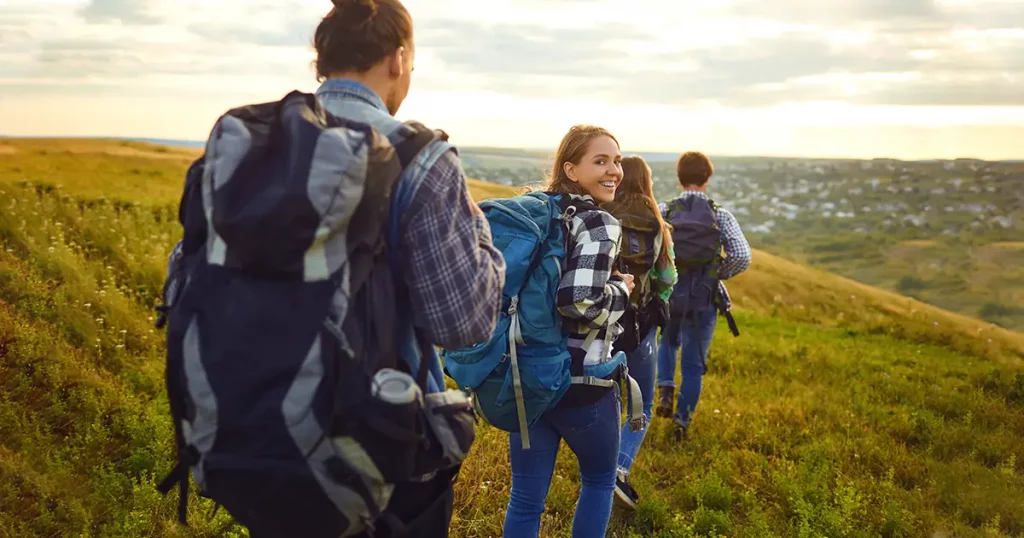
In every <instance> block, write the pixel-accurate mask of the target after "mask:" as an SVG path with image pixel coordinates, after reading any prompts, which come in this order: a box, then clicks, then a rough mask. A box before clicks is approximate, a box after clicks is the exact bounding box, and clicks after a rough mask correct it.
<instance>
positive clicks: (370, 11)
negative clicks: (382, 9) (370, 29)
mask: <svg viewBox="0 0 1024 538" xmlns="http://www.w3.org/2000/svg"><path fill="white" fill-rule="evenodd" d="M331 2H333V3H334V7H335V9H337V10H338V14H339V15H341V17H342V18H344V19H347V20H350V21H351V22H353V23H355V24H356V25H359V24H362V23H364V22H366V21H368V20H370V19H371V18H373V16H374V15H376V14H377V2H376V0H331Z"/></svg>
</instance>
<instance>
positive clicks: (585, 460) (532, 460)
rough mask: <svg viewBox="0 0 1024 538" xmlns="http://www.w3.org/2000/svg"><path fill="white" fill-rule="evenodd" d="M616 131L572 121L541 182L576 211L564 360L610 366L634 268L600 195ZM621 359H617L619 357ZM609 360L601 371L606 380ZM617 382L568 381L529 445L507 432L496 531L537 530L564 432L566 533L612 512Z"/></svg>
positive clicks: (616, 180)
mask: <svg viewBox="0 0 1024 538" xmlns="http://www.w3.org/2000/svg"><path fill="white" fill-rule="evenodd" d="M620 159H621V155H620V152H619V144H618V141H617V140H616V139H615V137H613V136H612V135H611V133H609V132H608V131H606V130H604V129H602V128H600V127H595V126H588V125H577V126H575V127H573V128H572V129H570V130H569V132H568V133H567V134H566V135H565V137H564V138H563V139H562V143H561V145H560V146H559V148H558V152H557V154H556V156H555V162H554V168H553V169H552V171H551V177H550V179H549V182H548V184H547V186H546V188H545V189H544V190H545V191H546V192H547V193H548V194H564V195H567V196H565V197H562V198H561V201H563V202H566V201H567V202H568V204H569V205H571V207H572V208H573V209H575V212H574V213H572V216H571V220H570V222H569V230H568V231H567V236H568V239H569V241H568V243H569V244H568V247H567V249H566V250H567V255H566V259H565V261H564V262H563V263H564V264H563V268H562V277H561V279H560V281H559V285H558V291H557V296H556V304H557V308H558V311H559V313H560V314H561V315H562V317H563V320H564V321H565V322H566V323H565V326H566V327H567V329H566V332H567V333H568V338H569V342H568V344H569V355H570V357H571V364H570V370H571V374H572V376H573V377H577V378H583V377H586V376H585V374H584V368H586V369H587V370H588V371H594V369H595V368H596V369H598V370H600V369H602V367H603V366H614V364H613V362H614V361H615V360H617V359H622V357H620V356H616V357H614V358H613V355H612V346H611V344H610V342H611V341H612V340H613V339H614V337H615V336H617V333H618V325H617V321H618V319H619V318H620V317H621V316H622V314H623V312H624V311H625V310H626V303H627V301H628V298H629V294H630V292H631V291H632V289H633V277H632V276H631V275H628V274H625V275H624V274H621V273H619V272H618V271H616V270H615V267H614V262H615V259H616V258H617V257H618V254H619V240H620V228H619V223H618V221H616V220H615V218H613V217H612V216H611V215H609V214H608V213H607V212H606V211H604V210H602V209H601V208H600V207H599V205H598V204H602V203H606V202H610V201H612V200H614V199H615V191H616V189H617V188H618V186H619V184H620V182H621V181H622V167H621V165H620ZM620 365H621V363H620ZM620 372H621V368H616V369H615V371H614V372H613V373H611V374H608V375H607V376H606V377H604V378H603V379H606V380H614V379H617V378H618V377H619V376H620V375H621V374H620ZM619 413H620V407H619V391H618V386H617V384H615V383H607V384H606V386H602V385H601V384H579V385H572V386H571V387H570V388H569V389H568V391H566V392H565V394H564V395H563V396H562V398H561V399H560V400H559V401H558V403H557V404H556V405H555V406H554V407H552V408H551V409H549V410H547V411H545V412H544V414H543V415H541V417H540V419H538V420H537V422H536V423H534V425H533V426H530V427H529V430H528V434H529V440H530V448H529V450H524V449H523V442H522V435H521V434H520V433H518V432H514V433H511V434H509V456H510V460H511V466H512V491H511V496H510V499H509V504H508V510H507V511H506V512H505V523H504V535H505V536H515V537H517V538H520V537H536V536H538V535H539V534H540V519H541V514H542V513H543V511H544V504H545V499H546V498H547V494H548V488H549V487H550V485H551V477H552V475H553V473H554V470H555V459H556V456H557V455H558V447H559V444H560V442H561V441H562V440H563V439H564V440H565V442H566V444H567V445H568V446H569V448H570V449H571V450H572V451H573V452H574V453H575V454H576V458H577V461H578V462H579V471H580V482H581V483H582V487H581V490H580V497H579V501H578V502H577V504H576V516H575V517H574V518H573V525H572V536H574V537H578V538H580V537H594V536H604V535H605V533H606V531H607V528H608V520H609V517H610V516H611V508H612V496H613V490H614V488H615V478H616V462H617V457H618V453H619V423H620V420H619V419H620V415H619Z"/></svg>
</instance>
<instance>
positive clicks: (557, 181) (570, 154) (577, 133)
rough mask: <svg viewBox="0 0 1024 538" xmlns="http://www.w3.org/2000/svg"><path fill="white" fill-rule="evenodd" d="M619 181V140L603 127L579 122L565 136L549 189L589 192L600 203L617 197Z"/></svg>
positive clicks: (620, 172)
mask: <svg viewBox="0 0 1024 538" xmlns="http://www.w3.org/2000/svg"><path fill="white" fill-rule="evenodd" d="M620 181H622V154H621V152H620V151H619V141H618V140H616V139H615V137H614V136H612V134H611V133H610V132H608V131H607V130H606V129H603V128H601V127H595V126H592V125H576V126H573V127H572V128H571V129H569V133H568V134H566V135H565V137H564V138H563V139H562V143H561V145H560V146H559V148H558V153H557V157H556V159H555V166H554V168H553V169H552V170H551V179H550V180H549V183H548V188H547V190H549V191H552V192H560V193H565V194H579V195H590V196H591V197H593V198H594V201H595V202H597V203H599V204H601V203H605V202H610V201H612V200H614V199H615V188H616V187H617V186H618V184H619V182H620Z"/></svg>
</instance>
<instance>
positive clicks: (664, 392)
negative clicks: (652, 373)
mask: <svg viewBox="0 0 1024 538" xmlns="http://www.w3.org/2000/svg"><path fill="white" fill-rule="evenodd" d="M658 392H659V393H660V397H659V398H658V408H657V410H656V411H655V412H656V413H657V414H658V416H659V417H664V418H669V417H671V416H672V400H673V399H675V392H676V391H675V389H674V388H673V387H658Z"/></svg>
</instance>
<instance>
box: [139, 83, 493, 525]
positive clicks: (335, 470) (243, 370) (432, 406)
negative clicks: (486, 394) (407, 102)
mask: <svg viewBox="0 0 1024 538" xmlns="http://www.w3.org/2000/svg"><path fill="white" fill-rule="evenodd" d="M439 137H443V133H440V132H435V131H431V130H429V129H427V128H425V127H423V126H422V125H419V124H415V123H408V124H405V125H404V126H403V128H400V129H399V130H398V131H397V132H396V133H394V134H393V135H390V138H388V137H385V136H383V135H382V134H381V133H379V132H378V131H376V130H375V129H373V128H372V127H371V126H370V125H368V124H365V123H361V122H356V121H352V120H350V119H346V118H340V117H336V116H333V115H331V114H330V113H329V112H327V111H326V110H325V109H324V108H322V107H321V106H320V104H319V103H318V102H317V100H316V97H315V96H313V95H311V94H307V93H300V92H292V93H289V94H288V95H287V96H285V97H284V98H283V99H282V100H280V101H276V102H270V103H262V104H255V105H250V106H245V107H240V108H236V109H233V110H230V111H228V112H227V113H226V114H224V115H223V116H221V117H220V118H219V120H218V121H217V122H216V124H215V126H214V128H213V130H212V132H211V134H210V137H209V139H208V141H207V144H206V147H205V153H204V154H203V156H202V157H201V158H200V159H199V160H197V161H196V162H195V163H193V165H192V167H191V168H190V170H189V172H188V176H187V179H186V185H185V191H184V194H183V196H182V200H181V206H180V208H179V219H180V220H181V223H182V225H183V228H184V236H183V238H182V241H181V242H180V243H179V244H178V245H177V247H176V248H175V250H174V252H173V254H172V256H171V260H170V264H169V271H168V272H169V274H168V278H167V281H166V282H165V285H164V305H162V306H161V307H160V310H161V316H160V319H159V320H158V326H163V325H164V324H165V323H166V326H167V364H166V389H167V395H168V400H169V402H170V411H171V416H172V418H173V421H174V427H175V440H176V443H175V445H176V448H177V465H176V466H175V467H174V469H173V471H172V472H171V473H170V475H169V476H168V477H167V478H166V479H165V480H164V481H163V482H162V483H161V484H160V485H159V489H160V491H161V492H163V493H167V492H168V491H169V490H170V489H171V488H172V487H173V486H174V485H175V484H178V485H179V487H180V490H181V492H180V498H179V518H180V519H181V521H182V523H185V512H186V507H187V504H186V502H187V497H188V484H189V473H190V471H191V474H192V476H193V478H194V479H195V482H196V484H197V485H198V487H199V490H200V494H201V495H202V496H204V497H208V498H211V499H213V500H214V501H215V502H216V503H217V505H218V506H223V507H224V508H225V509H226V510H227V511H228V512H229V513H230V514H231V515H232V516H233V517H234V518H235V520H237V521H238V522H239V523H241V524H243V525H245V526H247V527H249V529H250V530H251V531H253V532H254V533H259V534H261V535H264V536H302V537H324V538H327V537H331V538H337V537H339V536H351V535H354V534H358V533H361V532H365V531H367V530H371V531H372V530H373V529H375V528H381V527H383V526H386V525H388V526H390V527H391V528H399V527H401V522H398V521H395V520H394V518H392V517H390V516H389V515H386V514H387V512H385V509H386V507H387V506H388V503H389V500H390V498H391V495H392V493H393V491H394V488H395V486H396V484H401V483H404V482H417V481H425V480H429V479H432V477H435V476H437V474H438V473H440V472H442V471H445V472H447V471H452V472H454V471H457V468H458V466H459V465H460V464H461V462H462V461H463V459H464V458H465V456H466V454H467V452H468V450H469V448H470V445H471V444H472V443H473V440H474V415H473V410H472V405H471V403H470V402H469V400H468V399H467V398H465V397H464V395H463V394H462V393H461V392H460V391H454V390H452V391H444V390H443V388H442V389H441V390H440V391H432V392H431V391H428V385H427V382H426V379H427V365H428V360H431V359H432V358H433V357H434V355H433V353H434V351H433V347H432V346H430V345H429V344H428V343H427V342H426V341H425V340H424V339H423V338H421V337H419V335H418V334H416V333H415V332H414V331H413V329H412V324H411V321H410V320H409V319H407V318H408V316H407V314H406V313H408V312H409V311H410V310H411V309H410V306H409V304H408V301H409V299H408V293H407V292H406V291H405V290H403V283H402V279H401V278H397V277H398V275H397V270H398V267H399V264H398V257H397V256H398V253H396V250H397V249H395V248H393V246H394V245H395V244H396V243H397V239H398V235H397V234H398V232H397V229H398V226H397V218H398V216H399V215H400V213H401V210H402V209H403V208H402V207H399V205H400V204H396V203H394V202H392V200H393V199H406V198H408V197H407V196H405V197H403V196H401V195H400V194H401V192H402V189H408V188H411V187H410V186H409V185H407V184H408V183H409V181H400V179H401V178H403V177H404V176H403V174H402V172H403V170H404V169H405V167H406V166H407V165H408V164H409V163H410V161H411V160H412V159H413V157H414V156H415V155H416V154H417V153H418V152H419V151H420V150H421V149H422V148H424V147H425V146H426V145H427V144H429V143H431V142H433V141H435V140H437V139H438V138H439ZM417 346H418V347H417ZM410 348H412V349H418V350H419V354H418V355H419V356H418V357H415V356H413V357H410V356H408V355H409V353H405V352H404V350H406V349H410ZM417 359H418V360H419V365H418V366H416V364H417Z"/></svg>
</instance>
